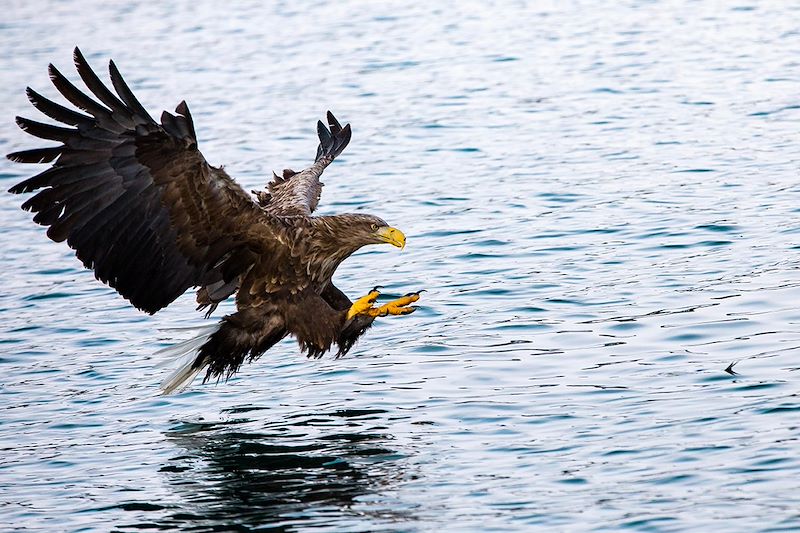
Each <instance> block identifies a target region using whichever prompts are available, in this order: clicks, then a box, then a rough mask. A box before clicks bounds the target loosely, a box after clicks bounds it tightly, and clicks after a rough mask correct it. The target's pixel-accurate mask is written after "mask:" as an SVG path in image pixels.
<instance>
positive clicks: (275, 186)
mask: <svg viewBox="0 0 800 533" xmlns="http://www.w3.org/2000/svg"><path fill="white" fill-rule="evenodd" d="M75 64H76V67H77V70H78V73H79V74H80V76H81V78H82V79H83V81H84V83H85V84H86V86H87V87H88V88H89V90H90V91H91V92H92V93H93V94H94V96H95V97H96V98H97V99H98V100H99V102H98V101H96V100H94V99H93V98H90V97H89V96H87V95H86V94H84V93H83V92H81V91H80V90H78V89H77V88H76V87H75V86H74V85H72V84H71V83H70V82H69V81H68V80H67V79H66V78H65V77H64V76H63V75H62V74H61V73H60V72H58V70H56V68H55V67H53V66H52V65H50V77H51V79H52V81H53V84H54V85H55V86H56V88H57V89H58V90H59V92H61V94H62V95H64V97H65V98H66V99H67V100H68V101H69V102H71V103H72V104H73V105H74V106H76V107H77V108H79V109H81V110H83V111H85V112H86V113H88V114H84V113H79V112H77V111H74V110H72V109H69V108H67V107H64V106H61V105H59V104H56V103H55V102H52V101H50V100H48V99H46V98H44V97H43V96H41V95H39V94H38V93H36V92H35V91H33V90H32V89H30V88H29V89H28V97H29V99H30V100H31V103H32V104H33V105H34V106H35V107H36V108H37V109H39V110H40V111H42V112H43V113H44V114H45V115H47V116H49V117H50V118H52V119H55V120H57V121H59V122H62V123H64V124H66V125H69V126H72V127H71V128H65V127H61V126H53V125H49V124H43V123H40V122H36V121H32V120H29V119H24V118H20V117H18V118H17V123H18V124H19V125H20V127H21V128H22V129H24V130H25V131H27V132H28V133H30V134H32V135H35V136H37V137H40V138H43V139H49V140H53V141H57V142H60V143H61V144H60V145H59V146H55V147H52V148H40V149H34V150H27V151H22V152H16V153H13V154H9V156H8V157H9V158H10V159H12V160H13V161H18V162H23V163H46V162H51V161H54V163H53V165H52V167H50V168H48V169H47V170H45V171H44V172H42V173H41V174H38V175H36V176H34V177H32V178H30V179H28V180H26V181H23V182H22V183H19V184H17V185H15V186H14V187H12V188H11V189H10V192H13V193H24V192H30V191H34V190H37V189H42V190H41V191H40V192H38V193H37V194H36V195H35V196H33V197H32V198H30V199H29V200H28V201H26V202H25V203H24V204H23V208H24V209H26V210H30V211H33V212H35V213H36V215H35V216H34V221H35V222H37V223H39V224H42V225H45V226H49V229H48V231H47V235H48V237H50V238H51V239H53V240H54V241H57V242H60V241H64V240H66V241H67V243H68V244H69V246H70V247H72V248H73V249H74V250H75V251H76V255H77V256H78V258H79V259H80V260H81V261H82V262H83V264H84V265H85V266H86V267H87V268H91V269H93V270H94V272H95V275H96V277H97V278H98V279H99V280H101V281H103V282H104V283H107V284H108V285H110V286H111V287H113V288H115V289H116V290H117V292H119V293H120V294H121V295H122V296H124V297H125V298H126V299H128V300H129V301H130V302H131V303H132V304H133V305H134V306H136V307H137V308H139V309H141V310H143V311H145V312H148V313H155V312H156V311H158V310H159V309H162V308H163V307H165V306H167V305H169V304H170V303H171V302H172V301H174V300H175V299H176V298H178V297H179V296H180V295H181V294H183V293H184V292H185V291H186V290H187V289H189V288H191V287H200V289H199V291H198V294H197V301H198V303H199V304H200V305H199V307H198V309H202V308H209V309H208V313H207V316H208V315H210V314H211V312H213V311H214V309H215V308H216V306H217V304H218V303H219V302H221V301H223V300H225V299H227V298H228V297H230V296H232V295H233V294H236V306H237V311H236V312H235V313H233V314H231V315H228V316H226V317H224V318H223V319H222V320H221V322H220V323H219V327H218V328H216V329H215V330H214V331H213V332H212V333H210V334H209V335H207V336H206V337H204V338H203V339H202V340H203V343H202V345H200V346H199V347H198V348H197V350H196V354H195V357H194V358H193V359H192V361H190V363H189V365H187V367H186V368H185V369H183V370H182V371H181V372H179V373H178V374H177V375H176V376H175V377H174V379H172V380H171V381H170V382H169V383H167V384H166V385H165V390H167V391H168V392H169V391H171V390H175V389H177V388H179V387H182V386H185V385H187V384H188V383H189V382H191V378H193V377H194V375H196V374H197V373H198V372H200V371H201V370H203V369H206V379H209V378H214V377H216V378H219V377H228V376H230V375H231V374H232V373H234V372H236V370H238V368H239V367H240V366H241V364H242V363H243V362H244V361H245V360H246V359H248V360H253V359H255V358H257V357H258V356H260V355H261V354H263V353H264V352H265V351H266V350H268V349H269V348H270V347H271V346H273V345H274V344H275V343H277V342H278V341H280V340H281V339H283V338H284V337H286V336H287V335H294V336H295V337H296V338H297V340H298V342H299V343H300V346H301V348H302V349H303V350H304V351H305V352H306V353H308V354H309V355H310V356H320V355H322V354H323V353H325V352H326V351H328V350H329V349H330V348H331V347H332V346H333V345H334V344H335V345H337V346H338V353H339V355H342V354H344V353H346V352H347V351H348V350H349V349H350V348H351V347H352V345H353V343H354V342H355V341H356V339H358V337H359V336H360V335H362V334H363V333H364V331H366V329H367V328H369V327H370V326H371V324H372V322H373V320H374V319H375V317H376V316H385V315H387V314H407V313H410V312H412V311H413V310H414V308H413V307H409V306H408V304H410V303H412V302H413V301H416V299H417V298H418V293H415V294H410V295H407V296H406V297H404V298H401V299H399V300H397V301H395V302H392V303H390V304H387V305H384V306H382V307H379V308H375V307H373V306H372V304H373V303H374V302H375V300H376V298H377V296H378V294H377V291H372V292H370V294H369V295H367V296H365V297H364V298H361V299H359V300H358V301H356V303H355V304H354V303H353V302H351V301H350V299H349V298H347V296H345V295H344V293H342V292H341V291H340V290H339V289H337V288H336V287H335V286H334V285H333V284H332V282H331V278H332V276H333V274H334V272H335V271H336V268H337V267H338V266H339V265H340V264H341V262H342V261H344V260H345V259H347V257H349V256H350V255H351V254H352V253H353V252H355V251H356V250H358V249H359V248H361V247H362V246H364V245H367V244H378V243H382V242H386V243H390V244H393V245H395V246H398V247H402V246H403V245H404V244H405V237H404V236H403V234H402V233H401V232H400V231H399V230H396V229H394V228H391V227H389V226H388V225H387V224H386V223H385V222H383V221H382V220H381V219H380V218H378V217H375V216H372V215H364V214H343V215H335V216H319V217H318V216H313V214H312V213H313V212H314V210H315V209H316V207H317V204H318V202H319V199H320V193H321V191H322V183H321V182H320V181H319V178H320V176H321V175H322V172H323V171H324V170H325V168H326V167H327V166H328V165H329V164H330V163H331V162H333V160H334V158H336V157H337V156H338V155H339V154H340V153H341V152H342V150H344V148H345V147H346V146H347V144H348V142H349V141H350V126H349V124H348V125H346V126H345V127H344V128H342V127H341V126H340V124H339V123H338V121H337V120H336V119H335V118H334V117H333V115H332V114H331V113H330V112H329V113H328V128H326V127H325V125H324V124H322V122H319V123H318V125H317V130H318V134H319V138H320V145H319V148H318V150H317V157H316V160H315V162H314V164H313V165H312V166H310V167H309V168H307V169H305V170H303V171H301V172H294V171H291V170H285V171H284V172H283V175H282V176H281V177H279V176H277V175H275V176H274V178H273V181H272V182H271V183H270V184H269V185H268V190H267V192H257V193H256V198H255V199H254V198H253V197H252V196H251V195H249V194H248V193H247V192H245V191H244V190H243V189H242V188H241V187H240V186H239V185H238V184H237V183H236V182H235V181H234V180H233V179H232V178H231V177H230V176H228V174H227V173H226V172H225V171H224V170H223V169H222V168H217V167H213V166H211V165H209V164H208V163H207V162H206V160H205V158H204V157H203V155H202V154H201V153H200V151H199V150H198V149H197V138H196V135H195V131H194V124H193V121H192V117H191V114H190V113H189V109H188V107H187V106H186V104H185V103H184V102H181V104H180V105H178V107H177V108H176V110H175V111H176V113H177V114H176V115H172V114H170V113H167V112H164V113H163V114H162V116H161V123H160V124H159V123H157V122H156V121H155V120H153V119H152V118H151V117H150V115H149V114H148V113H147V111H145V110H144V108H143V107H142V106H141V104H140V103H139V102H138V101H137V100H136V98H135V97H134V95H133V93H132V92H131V91H130V89H129V88H128V86H127V85H126V84H125V82H124V81H123V79H122V77H121V76H120V74H119V72H118V71H117V69H116V67H115V65H114V63H113V62H111V63H110V65H109V70H110V74H111V81H112V84H113V86H114V89H115V91H116V94H114V93H112V92H111V91H110V90H109V89H108V88H107V87H106V86H105V85H103V83H102V82H101V81H100V80H99V79H98V77H97V76H96V75H95V73H94V72H93V71H92V70H91V68H90V67H89V65H88V63H87V62H86V60H85V59H84V58H83V56H82V55H81V53H80V51H79V50H78V49H77V48H76V49H75Z"/></svg>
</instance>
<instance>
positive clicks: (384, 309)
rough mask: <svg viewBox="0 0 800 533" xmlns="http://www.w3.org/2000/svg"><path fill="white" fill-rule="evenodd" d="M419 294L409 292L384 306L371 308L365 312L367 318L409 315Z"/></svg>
mask: <svg viewBox="0 0 800 533" xmlns="http://www.w3.org/2000/svg"><path fill="white" fill-rule="evenodd" d="M420 292H422V291H419V292H410V293H408V294H406V295H405V296H403V297H401V298H398V299H397V300H393V301H391V302H389V303H388V304H384V305H382V306H380V307H373V308H372V309H369V310H368V311H367V314H369V316H373V317H379V316H387V315H410V314H411V313H413V312H414V311H416V310H417V308H416V307H415V306H413V305H410V304H413V303H414V302H416V301H417V300H419V294H420Z"/></svg>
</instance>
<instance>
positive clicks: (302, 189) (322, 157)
mask: <svg viewBox="0 0 800 533" xmlns="http://www.w3.org/2000/svg"><path fill="white" fill-rule="evenodd" d="M327 119H328V127H325V124H323V123H322V121H321V120H320V121H318V122H317V134H318V135H319V147H318V148H317V157H316V159H315V161H314V164H313V165H311V166H310V167H308V168H307V169H305V170H303V171H301V172H295V171H294V170H290V169H286V170H284V171H283V174H282V175H281V176H278V175H277V174H274V173H273V179H272V181H271V182H270V183H269V184H268V185H267V191H268V192H256V195H257V196H258V199H259V202H260V203H261V205H262V207H264V208H265V209H266V210H267V211H268V212H269V213H271V214H273V215H276V216H283V217H286V216H310V215H311V213H313V212H314V210H315V209H316V208H317V204H318V203H319V199H320V196H321V194H322V185H323V184H322V183H321V182H320V181H319V178H320V176H321V175H322V172H323V171H324V170H325V168H326V167H327V166H328V165H330V164H331V163H332V162H333V160H334V159H336V157H337V156H338V155H339V154H341V153H342V151H343V150H344V149H345V148H346V147H347V144H348V143H349V142H350V136H351V131H350V124H347V125H345V126H344V127H342V126H341V124H339V121H338V120H336V117H334V116H333V113H331V112H330V111H328V114H327Z"/></svg>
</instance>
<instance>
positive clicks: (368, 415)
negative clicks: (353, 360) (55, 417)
mask: <svg viewBox="0 0 800 533" xmlns="http://www.w3.org/2000/svg"><path fill="white" fill-rule="evenodd" d="M256 409H258V410H260V409H267V408H255V407H248V408H232V409H228V410H227V412H228V413H229V414H235V415H244V416H246V413H247V412H250V411H253V410H256ZM384 413H385V411H383V410H379V409H374V410H340V411H334V412H331V413H317V414H313V415H300V414H295V415H291V416H289V417H288V418H287V419H281V420H277V421H271V422H267V423H266V424H263V425H262V427H261V428H260V430H258V431H257V430H256V429H255V428H253V424H252V421H250V420H247V419H244V418H238V419H234V420H232V421H228V422H224V423H203V422H191V423H190V422H185V423H180V424H178V425H177V426H175V427H174V428H172V429H171V430H169V431H168V432H167V434H166V436H167V439H168V441H169V442H170V443H171V444H173V445H174V446H175V447H176V448H178V449H179V450H180V453H179V454H177V455H175V456H174V457H171V458H170V459H169V461H167V463H166V464H165V465H164V466H163V467H162V468H161V469H160V471H161V472H162V473H163V474H164V478H165V481H166V483H167V484H168V485H169V487H170V488H171V490H172V491H174V498H171V500H172V501H178V502H180V504H177V505H176V504H170V505H168V506H161V505H154V504H153V503H144V504H143V503H141V502H138V503H134V502H128V503H126V504H123V508H126V509H131V510H134V509H135V510H149V511H154V512H155V514H156V515H162V516H160V517H159V518H158V519H157V520H154V521H152V522H149V521H145V522H143V523H140V524H136V525H133V524H128V525H126V526H125V527H131V528H139V529H151V528H154V527H158V528H164V527H178V526H181V525H185V524H186V523H187V522H188V523H191V524H192V528H193V529H192V530H202V529H203V528H204V527H208V528H213V527H214V526H215V525H219V524H236V526H237V527H238V528H239V529H240V530H249V528H256V527H265V526H280V527H290V526H326V525H329V524H330V521H331V516H332V515H335V516H336V522H337V524H338V526H337V529H338V530H340V531H341V530H342V529H344V528H346V527H348V525H349V524H348V518H349V519H351V520H352V521H353V522H352V523H356V522H358V521H360V522H364V521H368V522H370V523H372V524H380V523H382V522H388V523H391V522H402V521H410V520H412V519H413V513H412V512H411V511H410V510H405V509H403V508H402V506H400V507H398V506H391V507H390V506H389V505H388V501H387V505H386V507H383V508H381V506H380V505H379V503H380V500H381V498H382V497H381V496H379V495H380V494H381V493H385V492H386V491H389V490H391V488H392V486H393V485H394V484H396V483H397V482H398V481H399V480H401V479H403V478H404V477H405V476H407V475H408V473H407V472H402V471H401V470H400V469H401V468H402V458H403V457H402V456H401V455H398V453H397V452H396V451H394V450H392V449H391V448H390V447H389V446H388V442H389V441H390V440H391V436H390V435H388V434H386V428H384V427H381V426H380V425H379V423H380V421H381V419H382V417H381V416H380V415H382V414H384ZM267 419H268V418H267ZM262 421H263V418H262ZM364 501H369V502H371V505H370V507H364V508H360V507H363V506H359V502H364ZM194 528H196V529H194Z"/></svg>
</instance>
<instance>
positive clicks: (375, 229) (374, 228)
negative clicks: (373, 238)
mask: <svg viewBox="0 0 800 533" xmlns="http://www.w3.org/2000/svg"><path fill="white" fill-rule="evenodd" d="M370 227H371V228H372V231H378V225H377V224H373V225H372V226H370Z"/></svg>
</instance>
